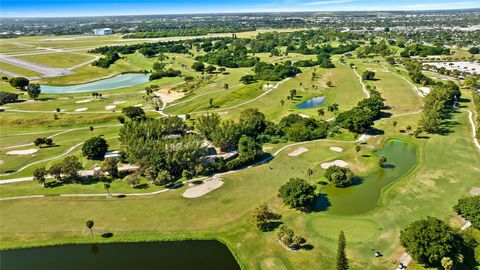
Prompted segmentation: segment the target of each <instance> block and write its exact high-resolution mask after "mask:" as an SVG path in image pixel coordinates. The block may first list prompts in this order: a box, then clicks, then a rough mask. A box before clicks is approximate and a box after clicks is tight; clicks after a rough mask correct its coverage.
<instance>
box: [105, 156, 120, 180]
mask: <svg viewBox="0 0 480 270" xmlns="http://www.w3.org/2000/svg"><path fill="white" fill-rule="evenodd" d="M102 171H103V172H106V173H108V175H110V177H111V178H112V180H113V179H115V178H117V176H118V160H117V158H116V157H109V158H106V159H105V160H104V161H103V163H102Z"/></svg>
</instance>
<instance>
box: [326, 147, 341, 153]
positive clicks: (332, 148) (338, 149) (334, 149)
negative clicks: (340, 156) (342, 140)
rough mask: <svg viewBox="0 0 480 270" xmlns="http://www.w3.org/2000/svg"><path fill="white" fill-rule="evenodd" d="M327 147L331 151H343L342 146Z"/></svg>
mask: <svg viewBox="0 0 480 270" xmlns="http://www.w3.org/2000/svg"><path fill="white" fill-rule="evenodd" d="M328 149H330V150H332V151H334V152H337V153H341V152H343V148H341V147H337V146H332V147H330V148H328Z"/></svg>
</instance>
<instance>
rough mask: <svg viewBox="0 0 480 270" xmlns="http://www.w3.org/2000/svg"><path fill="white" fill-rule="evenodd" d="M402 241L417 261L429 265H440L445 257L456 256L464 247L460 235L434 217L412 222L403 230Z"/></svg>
mask: <svg viewBox="0 0 480 270" xmlns="http://www.w3.org/2000/svg"><path fill="white" fill-rule="evenodd" d="M400 243H401V244H402V246H403V247H405V249H406V250H407V252H408V254H410V256H412V258H413V259H414V260H415V261H417V262H419V263H424V264H427V265H428V266H435V265H439V264H440V261H441V260H442V258H444V257H450V258H454V257H455V254H456V252H457V251H458V250H459V249H460V248H461V247H462V240H461V238H460V236H459V235H458V234H457V233H456V232H455V231H454V230H453V229H452V228H451V227H450V226H448V225H447V224H446V223H445V222H443V221H442V220H440V219H437V218H434V217H427V218H425V219H422V220H418V221H415V222H413V223H411V224H410V225H409V226H408V227H407V228H405V229H404V230H403V231H401V233H400Z"/></svg>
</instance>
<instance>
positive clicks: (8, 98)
mask: <svg viewBox="0 0 480 270" xmlns="http://www.w3.org/2000/svg"><path fill="white" fill-rule="evenodd" d="M17 101H18V94H15V93H10V92H5V91H0V105H3V104H7V103H13V102H17Z"/></svg>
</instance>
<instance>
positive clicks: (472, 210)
mask: <svg viewBox="0 0 480 270" xmlns="http://www.w3.org/2000/svg"><path fill="white" fill-rule="evenodd" d="M453 210H455V212H457V214H459V215H460V216H462V217H463V218H465V219H467V220H468V221H470V222H471V223H472V225H473V227H474V228H476V229H480V195H477V196H473V197H467V198H463V199H460V200H458V203H457V205H455V206H454V207H453Z"/></svg>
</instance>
